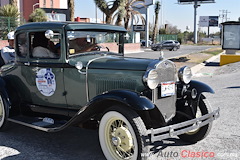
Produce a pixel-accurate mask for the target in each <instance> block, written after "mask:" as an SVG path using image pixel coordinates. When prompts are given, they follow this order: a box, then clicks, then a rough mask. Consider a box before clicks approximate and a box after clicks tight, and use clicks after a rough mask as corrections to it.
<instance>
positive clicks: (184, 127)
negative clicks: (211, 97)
mask: <svg viewBox="0 0 240 160" xmlns="http://www.w3.org/2000/svg"><path fill="white" fill-rule="evenodd" d="M219 111H220V108H218V109H217V110H215V111H213V112H211V113H209V114H205V115H203V116H202V117H199V118H195V119H191V120H188V121H185V122H181V123H178V124H174V125H170V126H166V127H162V128H157V129H149V130H147V135H151V142H152V143H153V142H156V141H161V140H163V139H167V138H172V137H173V136H177V135H181V134H184V133H186V132H189V131H191V130H194V129H197V128H200V127H202V126H205V125H207V124H209V123H210V122H212V121H213V120H215V119H217V118H218V117H219V115H220V114H219Z"/></svg>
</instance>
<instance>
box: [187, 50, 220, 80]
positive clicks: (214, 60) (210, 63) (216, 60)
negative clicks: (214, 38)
mask: <svg viewBox="0 0 240 160" xmlns="http://www.w3.org/2000/svg"><path fill="white" fill-rule="evenodd" d="M223 53H224V52H222V53H220V54H218V55H216V56H213V57H211V58H209V59H208V60H206V61H205V62H204V63H200V64H198V65H195V66H193V67H191V69H192V73H193V75H194V76H198V75H199V74H201V73H203V72H206V69H207V68H208V67H218V66H219V64H220V56H221V55H222V54H223ZM204 70H205V71H204ZM200 71H201V73H199V72H200Z"/></svg>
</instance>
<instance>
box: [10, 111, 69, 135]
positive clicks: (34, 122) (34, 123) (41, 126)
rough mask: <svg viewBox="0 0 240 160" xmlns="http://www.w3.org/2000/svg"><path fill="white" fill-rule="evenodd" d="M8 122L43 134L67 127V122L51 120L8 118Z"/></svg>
mask: <svg viewBox="0 0 240 160" xmlns="http://www.w3.org/2000/svg"><path fill="white" fill-rule="evenodd" d="M8 121H10V122H14V123H17V124H21V125H24V126H27V127H31V128H34V129H37V130H41V131H45V132H57V131H59V130H62V129H64V128H65V127H67V126H68V125H67V124H68V122H67V121H56V120H53V119H51V118H39V117H27V116H22V115H21V116H14V117H10V118H8Z"/></svg>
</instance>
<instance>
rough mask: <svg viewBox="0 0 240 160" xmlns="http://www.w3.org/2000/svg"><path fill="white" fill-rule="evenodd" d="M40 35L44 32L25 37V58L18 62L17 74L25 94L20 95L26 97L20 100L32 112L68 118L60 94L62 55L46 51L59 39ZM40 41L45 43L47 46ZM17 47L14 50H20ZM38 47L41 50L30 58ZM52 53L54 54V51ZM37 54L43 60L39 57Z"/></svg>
mask: <svg viewBox="0 0 240 160" xmlns="http://www.w3.org/2000/svg"><path fill="white" fill-rule="evenodd" d="M44 32H45V30H43V31H36V32H34V31H33V32H30V33H28V35H27V36H28V45H27V46H28V51H27V52H28V56H27V58H26V59H25V61H22V62H21V69H20V70H19V71H20V72H21V82H22V83H23V86H24V88H25V92H24V93H22V94H26V93H28V95H29V97H24V100H25V101H26V102H27V103H30V104H31V105H30V106H31V107H32V108H31V109H32V110H33V111H36V112H47V113H56V114H63V115H68V112H67V104H66V99H65V94H64V93H65V89H64V81H63V73H64V69H63V65H62V61H63V60H62V59H63V55H61V54H57V53H54V50H52V49H50V46H49V45H50V44H51V45H53V46H52V47H54V46H56V45H57V44H59V42H61V41H60V38H58V39H50V40H49V39H47V38H44ZM41 34H42V35H41ZM40 35H41V36H40ZM44 41H48V43H46V42H44ZM34 42H37V43H42V42H44V43H46V44H48V46H46V47H47V48H44V45H43V44H34ZM50 42H51V43H50ZM20 46H21V45H20V44H19V45H18V47H19V49H18V50H21V49H20ZM38 47H39V48H40V47H42V48H41V49H40V50H39V51H38V54H36V55H35V56H34V55H33V52H34V50H35V49H36V48H38ZM45 51H49V53H47V54H46V53H44V52H45ZM55 51H56V52H57V50H55ZM50 53H51V54H53V55H52V56H49V57H47V56H46V55H48V54H50ZM41 54H42V55H44V56H43V57H41V56H39V55H41ZM60 110H61V112H60Z"/></svg>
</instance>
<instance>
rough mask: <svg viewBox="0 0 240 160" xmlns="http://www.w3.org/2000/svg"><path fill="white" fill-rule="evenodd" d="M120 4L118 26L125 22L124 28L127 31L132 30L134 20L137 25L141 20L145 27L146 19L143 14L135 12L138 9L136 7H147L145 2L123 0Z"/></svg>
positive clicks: (140, 0)
mask: <svg viewBox="0 0 240 160" xmlns="http://www.w3.org/2000/svg"><path fill="white" fill-rule="evenodd" d="M136 2H139V3H138V4H136ZM120 3H121V4H120V5H119V8H118V12H117V13H116V14H117V15H118V18H117V23H118V24H121V23H122V22H124V27H125V28H126V29H127V30H129V29H130V24H131V22H132V20H134V21H135V23H138V22H139V20H140V19H141V21H142V24H143V25H144V24H145V19H144V17H143V16H142V14H141V13H140V12H139V11H137V10H135V8H134V7H136V5H142V6H145V5H144V0H121V1H120ZM119 12H120V14H119ZM119 16H121V17H119ZM114 17H115V16H114Z"/></svg>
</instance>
